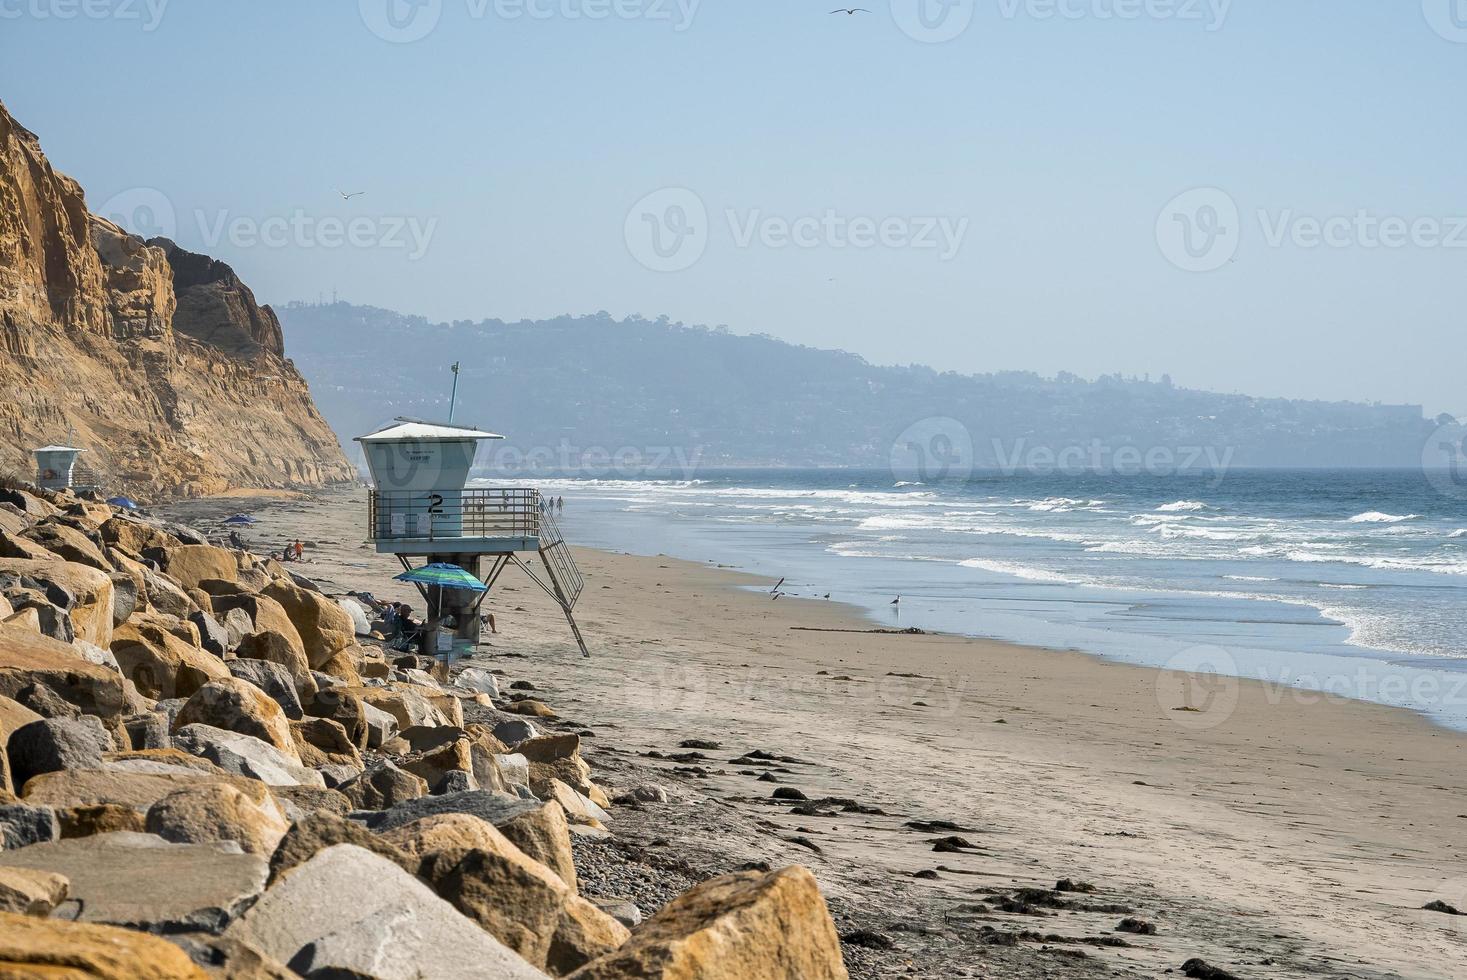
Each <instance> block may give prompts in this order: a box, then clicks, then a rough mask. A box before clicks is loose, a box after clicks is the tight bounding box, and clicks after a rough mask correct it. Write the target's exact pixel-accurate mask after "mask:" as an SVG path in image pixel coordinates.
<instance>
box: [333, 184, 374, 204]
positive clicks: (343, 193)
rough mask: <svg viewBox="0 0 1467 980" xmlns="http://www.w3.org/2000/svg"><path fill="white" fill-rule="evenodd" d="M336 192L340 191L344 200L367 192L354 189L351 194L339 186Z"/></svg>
mask: <svg viewBox="0 0 1467 980" xmlns="http://www.w3.org/2000/svg"><path fill="white" fill-rule="evenodd" d="M336 193H338V194H340V195H341V199H342V200H343V201H350V200H351V199H352V198H354V197H361V196H362V195H363V194H365V193H367V192H366V191H352V192H351V193H350V194H348V193H347V192H346V191H344V190H342V189H341V188H339V187H338V188H337V189H336Z"/></svg>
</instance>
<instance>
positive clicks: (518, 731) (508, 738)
mask: <svg viewBox="0 0 1467 980" xmlns="http://www.w3.org/2000/svg"><path fill="white" fill-rule="evenodd" d="M494 737H495V738H497V739H499V740H500V741H501V742H503V743H504V744H505V745H508V746H510V747H511V748H513V747H514V746H516V745H518V744H520V743H521V742H523V741H526V740H528V739H532V738H539V737H540V729H538V728H536V727H535V725H534V723H533V722H531V721H530V719H528V718H513V717H510V716H509V715H501V716H499V718H497V719H496V720H495V723H494Z"/></svg>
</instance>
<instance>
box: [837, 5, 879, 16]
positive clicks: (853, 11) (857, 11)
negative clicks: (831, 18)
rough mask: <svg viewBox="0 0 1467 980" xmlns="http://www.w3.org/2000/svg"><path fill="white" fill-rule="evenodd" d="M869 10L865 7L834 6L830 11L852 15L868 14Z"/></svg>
mask: <svg viewBox="0 0 1467 980" xmlns="http://www.w3.org/2000/svg"><path fill="white" fill-rule="evenodd" d="M870 12H871V11H869V10H867V9H866V8H865V7H836V8H835V9H834V10H832V11H831V13H833V14H845V15H847V16H853V15H855V14H869V13H870Z"/></svg>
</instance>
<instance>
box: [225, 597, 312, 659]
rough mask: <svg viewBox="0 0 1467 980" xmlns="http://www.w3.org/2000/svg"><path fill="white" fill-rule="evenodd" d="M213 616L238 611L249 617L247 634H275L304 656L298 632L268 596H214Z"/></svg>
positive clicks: (283, 609)
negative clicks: (283, 638)
mask: <svg viewBox="0 0 1467 980" xmlns="http://www.w3.org/2000/svg"><path fill="white" fill-rule="evenodd" d="M212 604H213V607H214V615H215V616H216V617H219V616H223V617H225V618H226V619H227V618H228V617H229V613H230V611H231V610H234V609H238V610H239V611H240V612H241V613H243V614H244V615H245V616H248V617H249V620H250V623H251V626H250V629H249V630H248V631H247V632H250V633H264V632H267V631H268V632H275V633H279V634H280V635H281V636H283V637H285V638H286V640H287V641H288V642H289V643H290V645H291V646H292V647H293V648H294V649H295V650H296V651H297V652H298V653H299V654H300V655H301V657H302V658H304V657H305V655H306V646H305V643H304V642H303V641H302V640H301V635H300V631H299V630H297V629H296V628H295V624H294V623H292V622H291V621H290V616H289V615H287V614H286V612H285V607H284V606H282V605H281V604H280V603H278V602H276V601H275V600H274V599H271V598H270V597H269V596H263V595H254V594H251V593H237V594H234V595H216V596H214V599H213V603H212Z"/></svg>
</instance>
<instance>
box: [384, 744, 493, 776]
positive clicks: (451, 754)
mask: <svg viewBox="0 0 1467 980" xmlns="http://www.w3.org/2000/svg"><path fill="white" fill-rule="evenodd" d="M472 747H473V743H472V742H470V741H469V740H468V738H467V737H466V736H465V737H462V738H456V739H454V740H453V741H451V742H449V743H448V744H446V745H441V746H439V747H437V748H433V749H427V750H425V751H423V752H415V753H413V754H411V755H407V756H403V757H402V758H401V759H399V760H398V761H397V764H398V765H399V766H401V767H402V768H403V769H406V770H407V771H408V772H410V773H414V774H416V775H419V776H422V777H423V779H424V780H426V781H427V783H428V786H429V788H434V787H437V786H438V784H439V783H441V782H442V781H443V779H444V777H446V776H447V775H448V774H449V773H450V772H463V773H468V774H469V775H470V776H472V775H473V772H474V759H473V754H472ZM474 785H475V786H477V782H476V781H475V782H474Z"/></svg>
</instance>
